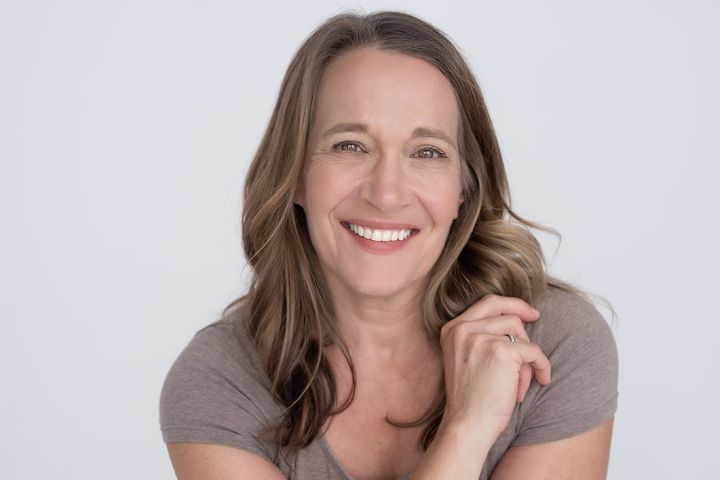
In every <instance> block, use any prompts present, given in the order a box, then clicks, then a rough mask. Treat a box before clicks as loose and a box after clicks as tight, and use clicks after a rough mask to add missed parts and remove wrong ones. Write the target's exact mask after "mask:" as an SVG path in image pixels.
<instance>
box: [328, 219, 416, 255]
mask: <svg viewBox="0 0 720 480" xmlns="http://www.w3.org/2000/svg"><path fill="white" fill-rule="evenodd" d="M342 228H343V230H345V231H346V232H347V233H348V234H349V235H351V236H352V237H353V238H354V239H355V241H356V242H357V244H358V245H360V246H361V247H362V248H363V250H366V251H368V252H370V253H374V254H376V255H386V254H390V253H394V252H397V251H398V250H400V249H401V248H403V247H404V246H405V245H407V243H408V242H409V241H410V240H411V239H412V238H413V237H414V236H415V233H417V230H412V231H411V233H410V235H408V236H407V237H406V238H405V240H396V241H394V242H393V241H390V242H375V241H373V240H368V239H367V238H365V237H361V236H360V235H357V234H356V233H354V232H353V231H351V230H348V229H347V228H346V227H345V226H343V227H342Z"/></svg>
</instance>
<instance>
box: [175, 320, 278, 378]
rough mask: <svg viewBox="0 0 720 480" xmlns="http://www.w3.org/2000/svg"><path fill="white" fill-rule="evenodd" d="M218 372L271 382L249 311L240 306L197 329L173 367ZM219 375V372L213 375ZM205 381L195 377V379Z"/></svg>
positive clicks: (181, 371) (184, 371) (190, 371)
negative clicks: (247, 321)
mask: <svg viewBox="0 0 720 480" xmlns="http://www.w3.org/2000/svg"><path fill="white" fill-rule="evenodd" d="M193 373H197V374H200V373H203V374H205V375H207V374H209V373H214V374H216V375H217V376H218V377H224V378H230V377H231V378H233V379H234V380H235V381H238V380H243V379H245V378H246V377H247V380H248V381H250V380H252V381H254V382H256V383H258V384H263V385H266V386H269V384H268V382H267V378H266V375H265V373H264V371H263V369H262V366H261V363H260V360H259V357H258V353H257V349H256V347H255V343H254V341H253V339H252V337H251V335H250V333H249V332H248V331H247V327H246V325H245V314H244V312H243V310H238V311H236V312H234V313H231V314H228V315H226V316H224V317H222V318H220V319H219V320H216V321H214V322H212V323H210V324H208V325H206V326H204V327H202V328H201V329H200V330H198V331H197V332H195V334H194V335H193V337H192V338H191V339H190V341H189V343H188V344H187V346H186V347H185V348H184V349H183V350H182V352H181V353H180V355H179V356H178V357H177V359H176V361H175V362H174V364H173V366H172V367H171V369H170V372H169V376H170V375H173V374H188V375H192V374H193ZM211 378H215V376H211ZM197 381H202V379H201V378H194V379H193V382H197Z"/></svg>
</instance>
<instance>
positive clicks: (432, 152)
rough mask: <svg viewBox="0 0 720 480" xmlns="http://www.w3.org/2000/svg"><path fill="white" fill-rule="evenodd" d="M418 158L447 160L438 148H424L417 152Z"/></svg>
mask: <svg viewBox="0 0 720 480" xmlns="http://www.w3.org/2000/svg"><path fill="white" fill-rule="evenodd" d="M411 156H414V157H416V158H445V157H446V155H445V154H444V153H443V152H441V151H440V150H438V149H437V148H430V147H424V148H421V149H420V150H418V151H417V153H416V154H415V155H411Z"/></svg>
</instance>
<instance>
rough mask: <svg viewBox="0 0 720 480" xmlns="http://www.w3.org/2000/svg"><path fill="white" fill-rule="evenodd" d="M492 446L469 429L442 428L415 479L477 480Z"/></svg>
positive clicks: (419, 467) (417, 470)
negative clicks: (472, 433)
mask: <svg viewBox="0 0 720 480" xmlns="http://www.w3.org/2000/svg"><path fill="white" fill-rule="evenodd" d="M491 446H492V442H491V441H489V440H487V439H479V438H475V436H474V435H470V434H469V432H468V431H467V430H465V429H462V428H459V427H444V426H442V425H441V426H440V428H439V429H438V432H437V434H436V435H435V439H434V440H433V442H432V443H431V444H430V447H429V448H428V449H427V451H426V452H425V454H424V455H423V457H422V460H421V461H420V464H419V465H418V467H417V469H415V472H414V473H413V475H412V480H430V479H432V480H445V479H448V480H450V479H452V480H477V479H478V478H479V477H480V472H481V471H482V467H483V465H484V464H485V459H486V458H487V454H488V452H489V451H490V447H491Z"/></svg>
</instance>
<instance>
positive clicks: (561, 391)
mask: <svg viewBox="0 0 720 480" xmlns="http://www.w3.org/2000/svg"><path fill="white" fill-rule="evenodd" d="M536 307H537V308H538V310H540V312H541V316H540V319H539V320H538V321H537V322H534V323H533V324H531V325H532V326H531V327H529V328H528V333H529V335H530V339H531V341H532V342H534V343H536V344H538V345H539V346H540V348H542V350H543V352H545V354H546V355H547V356H548V358H549V359H550V363H551V365H552V381H551V383H550V384H549V385H546V386H542V385H540V384H538V383H537V382H535V381H533V383H532V385H531V387H530V389H529V390H528V393H527V395H526V397H525V401H524V402H523V403H521V404H520V405H519V412H518V413H519V419H518V420H519V421H518V427H517V430H516V432H517V433H516V436H515V439H514V440H513V442H512V445H528V444H535V443H545V442H552V441H556V440H560V439H564V438H569V437H573V436H575V435H578V434H580V433H583V432H585V431H588V430H591V429H593V428H594V427H597V426H599V425H601V424H602V423H604V422H605V421H607V420H609V419H610V418H611V417H612V416H613V415H614V414H615V411H616V408H617V398H618V391H617V381H618V356H617V348H616V345H615V340H614V338H613V334H612V331H611V330H610V327H609V326H608V324H607V322H606V321H605V319H604V318H603V316H602V315H600V313H599V312H598V311H597V310H596V309H595V307H594V306H593V305H591V304H590V303H589V302H588V301H586V300H585V299H583V298H581V297H578V296H576V295H573V294H570V293H566V292H564V291H561V290H559V289H556V288H554V287H553V288H552V290H551V291H550V292H549V293H548V294H547V295H545V296H544V297H543V298H542V299H541V302H539V303H538V305H537V306H536Z"/></svg>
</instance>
